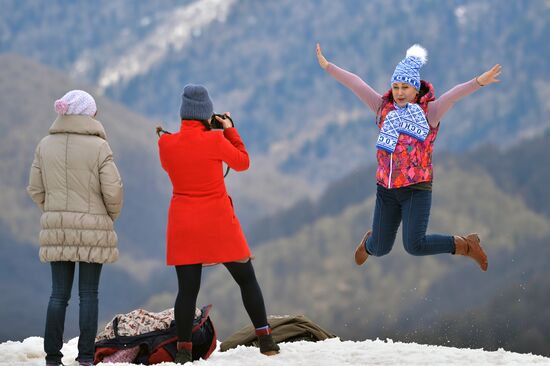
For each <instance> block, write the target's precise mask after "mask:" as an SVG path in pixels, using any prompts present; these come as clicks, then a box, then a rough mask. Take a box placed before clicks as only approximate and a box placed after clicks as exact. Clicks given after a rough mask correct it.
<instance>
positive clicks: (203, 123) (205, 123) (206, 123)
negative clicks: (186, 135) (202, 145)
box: [199, 119, 212, 131]
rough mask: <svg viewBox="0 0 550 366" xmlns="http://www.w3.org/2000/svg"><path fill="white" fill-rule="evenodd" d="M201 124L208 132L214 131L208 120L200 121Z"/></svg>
mask: <svg viewBox="0 0 550 366" xmlns="http://www.w3.org/2000/svg"><path fill="white" fill-rule="evenodd" d="M199 122H200V123H202V125H203V126H204V127H206V130H207V131H210V130H211V129H212V126H211V125H210V121H208V120H206V119H200V120H199Z"/></svg>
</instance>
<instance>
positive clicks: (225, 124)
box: [214, 112, 233, 130]
mask: <svg viewBox="0 0 550 366" xmlns="http://www.w3.org/2000/svg"><path fill="white" fill-rule="evenodd" d="M224 115H225V116H227V117H231V113H229V112H224ZM214 117H216V120H217V121H218V122H220V123H221V125H222V127H223V129H224V130H225V129H226V128H231V127H233V125H232V124H231V120H230V119H229V118H222V117H220V116H214Z"/></svg>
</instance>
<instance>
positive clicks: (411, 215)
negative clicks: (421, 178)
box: [365, 186, 455, 257]
mask: <svg viewBox="0 0 550 366" xmlns="http://www.w3.org/2000/svg"><path fill="white" fill-rule="evenodd" d="M431 206H432V191H428V190H420V189H414V188H410V187H403V188H393V189H387V188H384V187H382V186H377V189H376V206H375V208H374V218H373V223H372V235H371V236H370V237H369V239H368V240H367V242H366V244H365V246H366V249H367V251H368V252H369V254H371V255H374V256H378V257H380V256H383V255H386V254H388V253H389V252H390V251H391V249H392V247H393V243H394V242H395V237H396V235H397V229H398V228H399V224H401V221H403V245H404V246H405V250H406V251H407V253H409V254H412V255H418V256H420V255H432V254H440V253H454V250H455V245H454V238H453V237H452V236H450V235H439V234H432V235H426V230H427V228H428V221H429V218H430V208H431Z"/></svg>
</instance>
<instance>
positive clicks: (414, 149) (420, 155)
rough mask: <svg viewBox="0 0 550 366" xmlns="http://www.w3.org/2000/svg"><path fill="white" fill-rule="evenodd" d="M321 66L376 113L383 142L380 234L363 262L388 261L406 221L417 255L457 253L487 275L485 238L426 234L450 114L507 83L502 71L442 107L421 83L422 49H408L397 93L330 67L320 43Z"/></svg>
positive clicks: (451, 94)
mask: <svg viewBox="0 0 550 366" xmlns="http://www.w3.org/2000/svg"><path fill="white" fill-rule="evenodd" d="M317 59H318V61H319V65H320V66H321V67H322V68H323V69H324V70H325V71H327V72H328V73H329V74H330V75H331V76H332V77H334V78H335V79H336V80H338V81H339V82H340V83H342V84H343V85H345V86H346V87H348V88H349V89H351V90H352V91H353V92H354V93H355V95H357V97H359V99H361V100H362V101H363V102H364V103H365V104H367V106H368V107H369V108H370V109H371V110H372V111H373V112H375V113H376V117H377V125H378V127H379V129H380V134H379V135H378V141H377V144H376V147H377V161H378V167H377V170H376V181H377V191H376V205H375V209H374V218H373V225H372V230H369V231H367V232H366V233H365V235H364V236H363V238H362V240H361V241H360V242H359V245H358V246H357V248H356V250H355V262H356V263H357V264H358V265H362V264H363V263H365V261H366V260H367V258H368V256H369V255H373V256H383V255H386V254H388V253H389V252H390V251H391V249H392V247H393V243H394V242H395V237H396V234H397V229H398V228H399V225H400V224H401V222H403V244H404V246H405V250H406V251H407V252H408V253H410V254H412V255H433V254H439V253H451V254H460V255H464V256H468V257H470V258H472V259H473V260H475V261H476V262H477V263H478V264H479V266H480V268H481V270H483V271H486V270H487V265H488V262H487V255H486V254H485V252H484V251H483V248H482V247H481V245H480V239H479V236H478V235H477V234H469V235H467V236H465V237H464V236H451V235H440V234H431V235H426V229H427V227H428V220H429V216H430V208H431V200H432V179H433V170H432V152H433V143H434V141H435V138H436V136H437V132H438V130H439V122H440V121H441V119H442V117H443V115H444V114H445V113H446V112H447V111H448V110H449V109H450V108H451V107H452V106H453V104H454V103H455V102H457V101H458V100H460V99H461V98H463V97H465V96H467V95H469V94H471V93H473V92H474V91H476V90H478V89H479V88H481V87H482V86H485V85H489V84H492V83H495V82H498V81H499V80H498V79H497V77H498V76H499V75H500V72H501V66H500V65H498V64H497V65H495V66H493V67H492V68H491V69H489V70H488V71H486V72H484V73H483V74H481V75H480V76H478V77H476V78H473V79H472V80H470V81H468V82H466V83H463V84H460V85H457V86H455V87H454V88H452V89H451V90H449V91H448V92H446V93H445V94H443V95H442V96H441V97H440V98H438V99H437V100H436V99H435V94H434V91H433V87H432V85H431V84H430V83H428V82H426V81H424V80H420V74H419V70H420V68H421V67H422V65H423V64H424V63H425V62H426V60H427V52H426V50H425V49H424V48H422V47H421V46H419V45H414V46H412V47H411V48H409V50H407V54H406V57H405V58H404V59H403V60H401V62H399V64H398V65H397V67H396V68H395V71H394V73H393V75H392V78H391V89H390V90H389V91H387V92H386V93H385V94H384V95H380V94H378V93H377V92H376V91H374V90H373V89H372V88H371V87H370V86H369V85H368V84H367V83H365V82H364V81H363V80H361V79H360V78H359V77H358V76H357V75H354V74H352V73H350V72H348V71H346V70H343V69H341V68H339V67H337V66H336V65H334V64H332V63H330V62H328V61H327V60H326V58H325V57H324V56H323V54H322V52H321V47H320V46H319V44H317Z"/></svg>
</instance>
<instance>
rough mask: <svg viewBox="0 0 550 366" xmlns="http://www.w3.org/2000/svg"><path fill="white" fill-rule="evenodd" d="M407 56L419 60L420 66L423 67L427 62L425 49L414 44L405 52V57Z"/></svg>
mask: <svg viewBox="0 0 550 366" xmlns="http://www.w3.org/2000/svg"><path fill="white" fill-rule="evenodd" d="M409 56H414V57H417V58H419V59H420V62H422V65H424V64H425V63H426V61H428V51H426V49H425V48H424V47H422V46H421V45H419V44H415V45H413V46H411V48H409V49H408V50H407V55H406V56H405V57H409Z"/></svg>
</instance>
